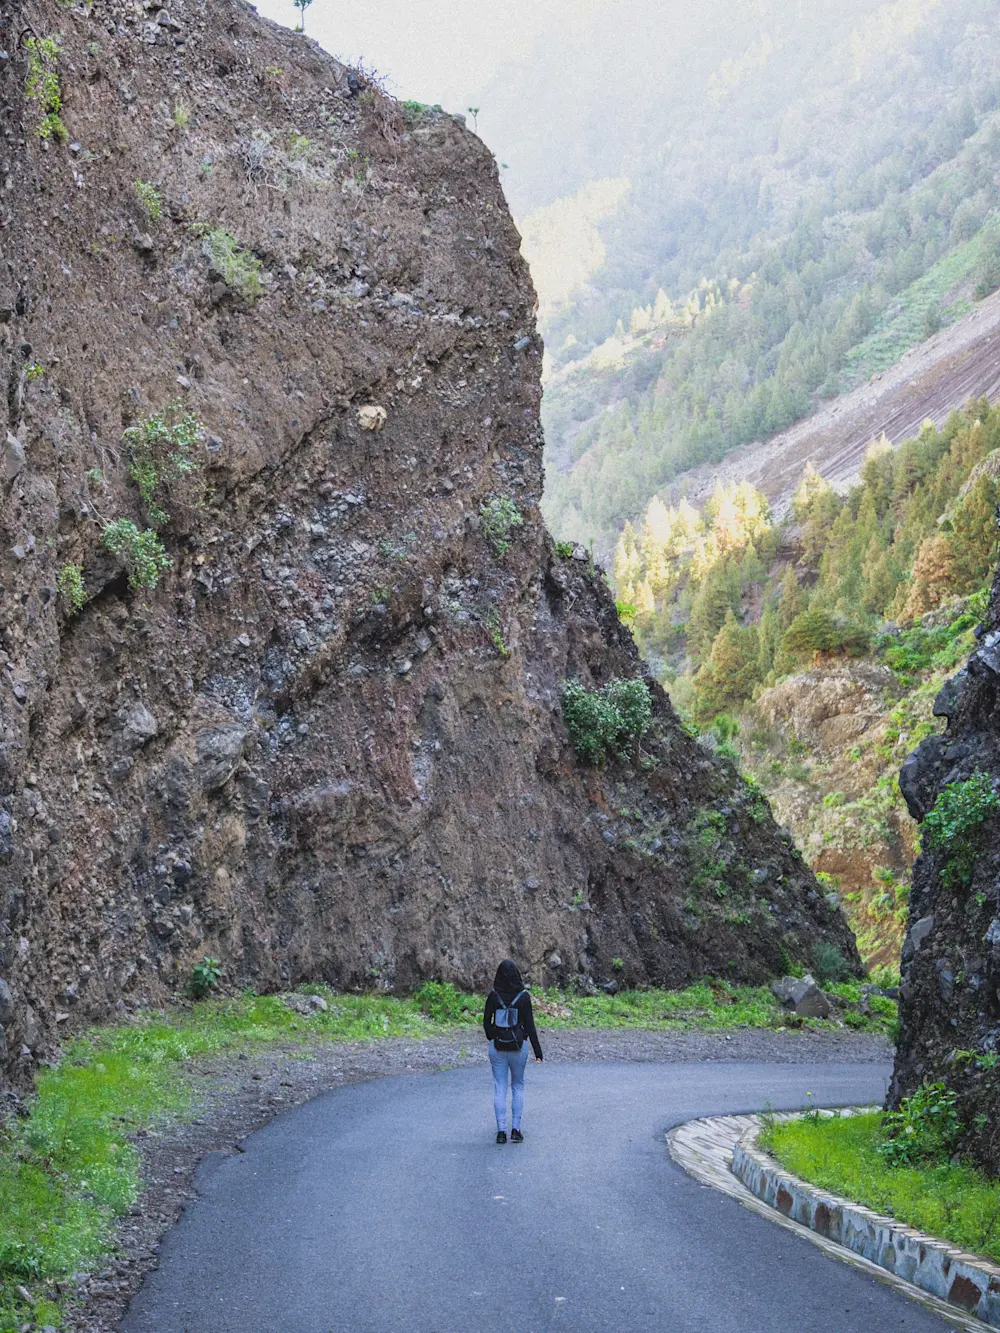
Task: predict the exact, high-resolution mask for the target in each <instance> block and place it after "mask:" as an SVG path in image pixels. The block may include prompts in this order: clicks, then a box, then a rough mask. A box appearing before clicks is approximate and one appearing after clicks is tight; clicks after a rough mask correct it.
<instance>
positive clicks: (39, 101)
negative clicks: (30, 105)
mask: <svg viewBox="0 0 1000 1333" xmlns="http://www.w3.org/2000/svg"><path fill="white" fill-rule="evenodd" d="M24 47H25V50H26V51H27V52H28V81H27V84H26V85H25V89H24V91H25V94H26V96H27V98H28V100H29V101H31V102H34V103H35V105H36V106H37V107H38V110H39V112H40V113H41V119H40V120H39V122H38V124H37V125H36V126H35V134H36V135H37V136H38V138H39V139H55V141H56V143H61V144H63V143H66V142H67V141H68V139H69V131H68V130H67V129H66V126H65V124H64V123H63V118H62V114H61V113H62V88H61V86H60V83H59V68H58V64H59V46H58V43H57V42H56V41H55V40H54V39H53V38H52V37H27V38H25V42H24Z"/></svg>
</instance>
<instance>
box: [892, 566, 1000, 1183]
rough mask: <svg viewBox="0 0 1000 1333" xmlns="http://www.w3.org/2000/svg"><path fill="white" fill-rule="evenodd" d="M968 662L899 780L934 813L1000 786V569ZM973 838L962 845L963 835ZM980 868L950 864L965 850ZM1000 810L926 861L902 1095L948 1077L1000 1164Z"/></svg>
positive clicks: (971, 1130) (916, 895)
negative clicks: (941, 801)
mask: <svg viewBox="0 0 1000 1333" xmlns="http://www.w3.org/2000/svg"><path fill="white" fill-rule="evenodd" d="M977 638H978V640H979V646H978V647H977V648H976V650H975V651H974V652H973V653H972V656H971V657H970V659H969V663H968V666H967V667H966V668H965V669H964V670H962V671H960V672H959V673H958V674H957V675H956V676H955V677H954V678H953V679H952V680H951V681H949V682H948V683H947V684H946V685H945V687H944V688H943V689H942V690H941V692H940V693H939V695H938V697H937V699H936V701H935V705H934V711H935V713H936V714H937V715H938V716H941V717H945V718H947V720H948V727H947V731H946V732H945V733H944V735H942V736H931V737H928V738H927V739H926V740H924V741H922V742H921V743H920V745H919V746H918V747H917V749H916V750H915V751H914V752H913V754H912V755H911V756H910V757H909V759H907V761H906V763H905V764H904V765H903V770H902V772H901V773H900V778H899V785H900V789H901V790H902V792H903V795H904V797H905V798H906V801H907V804H908V806H909V810H910V813H911V814H912V816H913V818H914V819H920V820H922V819H924V818H925V817H926V816H927V814H928V813H929V811H931V810H932V809H933V808H934V805H935V803H936V801H937V798H938V796H939V794H940V793H941V792H942V791H943V790H944V789H945V787H946V786H947V785H948V784H951V783H960V782H964V781H967V780H968V779H970V778H972V777H973V776H974V775H976V774H980V773H982V774H988V775H989V776H990V777H991V778H992V779H993V783H994V788H995V789H997V788H1000V714H998V711H997V707H998V704H1000V580H997V581H995V582H994V585H993V593H992V597H991V601H990V608H989V612H988V614H987V618H986V620H985V621H984V624H983V626H982V627H981V628H980V630H979V631H977ZM957 840H961V841H962V846H961V847H959V845H958V841H957ZM958 852H961V853H962V854H964V855H965V856H967V862H966V864H967V866H968V868H969V869H968V874H966V873H964V872H963V873H962V874H955V873H949V870H948V866H949V860H950V859H951V860H953V859H954V856H955V855H956V853H958ZM998 870H1000V819H998V818H997V817H996V815H992V816H990V817H988V818H986V819H984V820H976V821H974V822H970V825H969V827H968V828H965V829H963V828H960V827H958V828H957V831H956V834H955V839H953V841H952V843H950V844H946V845H945V846H943V847H934V848H932V849H931V850H925V851H924V852H923V853H922V854H921V856H920V857H919V858H918V859H917V862H916V865H915V866H914V875H913V886H912V889H911V894H910V927H909V932H908V934H907V937H906V941H905V943H904V946H903V968H902V981H901V987H900V991H901V1006H900V1020H901V1032H900V1041H899V1048H898V1053H897V1057H896V1067H895V1072H894V1075H893V1081H892V1086H891V1090H890V1103H891V1104H893V1105H896V1104H898V1102H899V1101H900V1099H901V1098H902V1097H904V1096H907V1095H909V1094H910V1093H912V1092H913V1091H914V1090H915V1089H916V1088H917V1087H919V1086H920V1084H921V1083H922V1082H925V1081H933V1080H937V1079H942V1080H944V1081H945V1082H946V1083H948V1084H949V1085H950V1086H951V1087H952V1088H954V1089H955V1091H957V1092H958V1093H959V1105H960V1114H961V1116H962V1120H963V1122H964V1124H965V1126H966V1136H965V1142H964V1145H963V1146H964V1148H965V1150H967V1151H968V1152H969V1153H970V1154H971V1155H972V1157H973V1158H974V1160H976V1161H977V1162H978V1163H979V1164H980V1165H981V1166H982V1167H984V1168H985V1169H987V1170H989V1171H991V1172H993V1173H995V1174H1000V1074H998V1069H1000V1064H998V1058H1000V890H998V885H1000V878H998Z"/></svg>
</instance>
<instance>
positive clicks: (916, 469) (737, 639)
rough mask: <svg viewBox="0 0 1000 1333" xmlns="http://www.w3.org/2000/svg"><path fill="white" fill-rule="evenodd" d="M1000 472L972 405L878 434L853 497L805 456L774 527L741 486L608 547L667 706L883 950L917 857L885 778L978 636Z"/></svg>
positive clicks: (999, 433)
mask: <svg viewBox="0 0 1000 1333" xmlns="http://www.w3.org/2000/svg"><path fill="white" fill-rule="evenodd" d="M998 477H1000V409H997V408H991V407H990V405H989V404H988V403H987V402H985V401H978V402H977V401H973V402H970V403H969V404H968V405H967V407H966V408H965V410H964V411H963V412H956V413H954V414H953V416H952V417H951V419H950V420H949V422H948V423H947V425H946V426H945V427H944V429H942V430H940V431H939V430H936V429H934V428H933V427H930V426H928V427H926V428H925V429H924V430H923V431H922V432H921V434H920V436H919V438H917V439H914V440H910V441H907V442H905V443H904V444H902V445H901V446H900V447H899V448H898V449H896V450H894V451H893V450H891V449H889V448H888V447H886V446H884V445H878V444H876V445H874V446H873V447H872V449H871V450H870V452H869V457H868V460H867V462H866V463H865V465H864V468H863V471H862V478H861V481H860V484H859V485H858V486H856V487H855V488H853V489H852V490H851V491H850V493H849V494H848V495H846V496H841V495H838V494H837V493H836V492H835V491H834V490H833V489H832V488H831V487H830V486H828V485H827V483H826V482H825V481H824V480H823V478H822V477H821V476H820V475H819V474H818V473H817V472H816V471H815V470H808V471H807V472H806V474H805V475H804V476H803V479H802V484H801V485H800V487H799V490H798V493H797V495H796V497H795V501H794V503H793V505H792V510H791V513H790V514H789V515H788V516H787V518H786V519H785V520H784V521H783V522H780V523H778V522H775V521H774V520H773V519H772V517H771V515H770V513H769V511H768V506H767V503H766V501H765V499H764V497H763V496H762V495H760V494H759V492H757V491H755V490H754V489H753V488H752V487H751V486H749V485H747V484H745V483H744V484H741V485H734V486H727V487H720V488H719V489H718V490H717V492H716V494H715V495H714V496H713V497H712V499H711V501H710V502H709V503H708V505H707V506H706V507H705V510H704V512H699V511H697V510H695V509H694V508H692V507H691V506H689V505H688V504H686V503H685V502H682V503H681V504H680V505H678V506H675V507H672V508H668V507H667V506H665V505H664V504H663V503H662V502H661V501H660V500H659V499H656V498H654V499H653V500H652V501H651V502H650V503H649V505H648V506H647V508H646V511H645V515H644V518H643V521H642V523H641V525H639V526H638V527H637V528H634V527H633V526H632V525H631V524H626V527H625V531H624V533H623V535H622V538H621V540H620V541H619V543H618V548H617V552H616V556H615V562H614V576H615V582H616V587H617V590H618V595H619V610H620V612H621V614H622V615H623V616H624V617H625V618H626V619H631V620H632V622H633V625H634V628H635V632H636V635H637V637H638V639H639V642H640V644H641V646H642V648H643V650H644V652H645V654H646V655H647V657H648V658H649V660H650V661H651V662H652V663H653V666H654V669H655V670H656V671H657V672H658V673H659V674H660V675H661V676H662V677H663V678H664V679H667V680H669V681H670V692H671V695H672V697H673V700H674V702H675V704H676V705H678V706H679V707H681V708H682V709H686V710H687V711H688V713H689V715H690V716H691V718H692V720H693V721H694V723H695V724H696V725H699V726H700V727H702V728H703V729H704V730H705V732H706V734H707V736H708V737H709V740H710V743H713V744H715V745H716V746H717V747H721V748H722V749H723V752H724V753H729V754H731V755H732V757H734V758H737V759H738V760H739V761H740V763H741V765H742V766H743V767H744V768H745V769H746V770H747V771H748V772H749V773H751V774H752V775H753V776H754V777H756V779H757V780H758V781H759V782H760V784H761V786H762V787H764V788H765V789H766V790H767V791H768V794H769V796H770V798H771V800H772V803H773V804H774V806H775V809H776V811H777V812H778V814H779V817H780V818H781V819H783V820H784V821H785V822H787V823H789V824H790V825H791V826H792V828H793V829H794V831H795V833H796V835H797V837H798V840H799V842H800V845H801V846H802V847H803V850H804V851H805V852H806V854H807V855H808V856H809V857H810V859H811V861H812V863H813V868H814V869H816V870H818V871H821V872H824V873H828V874H832V875H835V876H836V877H837V879H838V881H839V882H838V887H839V888H841V890H842V891H844V892H845V894H847V895H849V900H848V906H851V905H852V903H853V906H854V909H855V915H854V924H855V927H856V929H858V931H859V937H860V942H861V945H862V950H863V952H865V953H867V954H869V955H870V956H875V957H878V958H879V959H880V960H885V959H886V958H888V957H891V956H892V954H893V952H894V951H895V950H896V949H898V946H899V944H900V942H901V936H902V927H903V923H904V921H905V901H906V882H907V878H908V871H909V866H910V864H911V863H912V860H913V855H914V852H915V826H914V825H913V824H912V821H910V819H909V817H908V816H907V815H906V812H905V808H904V804H903V801H902V798H901V796H900V793H899V787H898V784H897V781H896V773H897V771H898V769H899V765H900V763H901V762H902V760H903V759H904V758H905V756H906V754H907V753H908V751H909V750H910V749H912V747H913V746H914V745H915V744H916V743H917V742H918V741H920V740H921V739H922V738H923V737H924V736H926V735H929V734H931V732H933V731H936V730H938V729H939V723H938V722H937V721H936V720H935V718H934V717H933V715H932V706H933V703H934V699H935V696H936V695H937V693H938V691H939V690H940V689H941V687H942V685H943V684H944V681H945V679H946V677H947V675H948V674H949V672H951V671H953V670H955V669H956V667H957V666H958V665H960V663H961V661H962V660H964V657H965V656H966V655H967V654H968V652H969V651H970V649H971V647H972V646H973V638H972V631H973V629H974V627H975V625H976V624H977V623H978V621H979V619H980V618H981V616H982V614H983V611H984V610H985V591H984V590H985V585H986V582H987V580H988V578H989V576H990V574H991V572H992V570H993V567H994V565H995V563H996V558H997V537H998V533H997V523H996V517H995V516H996V512H997V502H998V500H1000V483H998Z"/></svg>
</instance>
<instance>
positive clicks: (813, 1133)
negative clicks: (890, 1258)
mask: <svg viewBox="0 0 1000 1333" xmlns="http://www.w3.org/2000/svg"><path fill="white" fill-rule="evenodd" d="M880 1121H881V1116H880V1115H879V1114H878V1113H874V1114H872V1115H861V1116H849V1117H843V1118H841V1117H837V1116H834V1117H825V1116H821V1117H820V1118H819V1119H814V1118H813V1117H812V1116H809V1117H806V1118H805V1119H802V1120H791V1121H786V1122H784V1123H778V1124H775V1125H773V1126H772V1127H770V1128H768V1129H767V1130H765V1133H764V1134H763V1135H762V1136H761V1145H762V1146H763V1147H765V1148H766V1149H767V1150H768V1151H769V1152H771V1153H773V1154H774V1156H775V1157H776V1158H777V1159H778V1161H779V1162H781V1164H782V1166H784V1167H787V1169H788V1170H789V1171H792V1172H793V1173H794V1174H795V1175H797V1176H801V1177H802V1179H803V1180H808V1181H809V1182H810V1183H811V1184H814V1185H818V1186H819V1187H820V1188H821V1189H826V1190H831V1191H833V1193H835V1194H840V1195H843V1196H844V1197H845V1198H847V1199H851V1200H853V1201H854V1202H856V1203H862V1204H865V1205H866V1206H867V1207H869V1208H873V1209H875V1211H876V1212H879V1213H886V1214H888V1215H889V1216H890V1217H895V1218H896V1219H897V1220H898V1221H900V1222H908V1223H909V1224H910V1225H911V1226H915V1227H917V1228H919V1230H921V1231H926V1232H929V1233H930V1234H931V1235H932V1236H938V1237H940V1238H942V1239H944V1240H947V1241H951V1242H952V1243H953V1244H955V1245H958V1246H960V1247H961V1248H962V1249H964V1250H971V1251H972V1252H973V1253H975V1254H981V1255H984V1256H985V1257H986V1258H988V1259H992V1260H993V1261H994V1262H1000V1182H998V1181H993V1182H990V1181H988V1180H987V1179H986V1178H985V1177H984V1176H981V1175H980V1174H979V1173H978V1172H976V1171H973V1170H972V1169H971V1168H969V1167H966V1166H953V1165H951V1163H946V1164H944V1165H942V1166H935V1167H926V1168H919V1169H918V1168H915V1167H892V1166H888V1165H887V1164H886V1162H885V1161H884V1160H883V1159H882V1157H880V1156H879V1153H878V1148H877V1145H878V1133H879V1123H880Z"/></svg>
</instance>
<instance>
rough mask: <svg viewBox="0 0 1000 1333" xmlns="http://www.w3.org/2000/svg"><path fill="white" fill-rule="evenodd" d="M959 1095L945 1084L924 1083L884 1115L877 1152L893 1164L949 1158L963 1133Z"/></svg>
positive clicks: (903, 1164) (910, 1164)
mask: <svg viewBox="0 0 1000 1333" xmlns="http://www.w3.org/2000/svg"><path fill="white" fill-rule="evenodd" d="M955 1102H956V1095H955V1093H954V1092H952V1090H951V1089H950V1088H949V1087H948V1085H947V1084H946V1083H925V1084H924V1085H923V1087H922V1088H918V1089H917V1091H916V1092H915V1093H914V1094H913V1095H912V1096H911V1097H904V1098H903V1100H902V1101H901V1102H900V1104H899V1110H898V1111H886V1113H885V1115H883V1117H882V1129H881V1133H880V1136H879V1144H878V1151H879V1153H880V1154H881V1155H882V1157H883V1158H884V1159H885V1161H886V1162H888V1163H889V1165H890V1166H919V1165H921V1164H928V1163H929V1164H934V1163H938V1162H944V1161H947V1159H948V1158H949V1157H950V1156H951V1154H952V1152H953V1151H954V1149H955V1144H956V1143H957V1142H958V1139H959V1136H960V1135H961V1133H962V1129H963V1126H962V1122H961V1120H960V1119H959V1117H958V1111H957V1110H956V1109H955Z"/></svg>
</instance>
